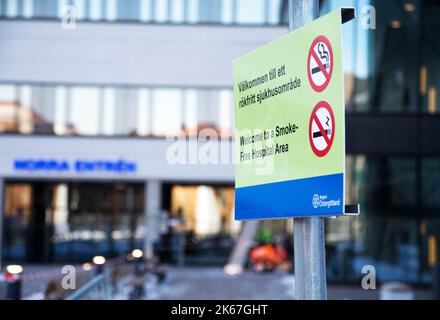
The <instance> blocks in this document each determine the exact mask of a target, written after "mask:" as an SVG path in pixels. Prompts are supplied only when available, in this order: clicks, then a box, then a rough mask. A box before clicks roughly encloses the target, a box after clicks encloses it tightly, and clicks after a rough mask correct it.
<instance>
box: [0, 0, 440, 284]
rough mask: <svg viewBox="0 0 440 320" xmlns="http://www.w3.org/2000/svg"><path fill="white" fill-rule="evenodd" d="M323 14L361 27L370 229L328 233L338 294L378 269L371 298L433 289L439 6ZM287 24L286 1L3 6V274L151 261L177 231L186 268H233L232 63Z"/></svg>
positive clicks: (356, 55) (354, 136) (353, 135)
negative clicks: (401, 284)
mask: <svg viewBox="0 0 440 320" xmlns="http://www.w3.org/2000/svg"><path fill="white" fill-rule="evenodd" d="M320 4H321V13H322V14H325V13H326V12H329V11H331V10H333V9H335V8H337V7H338V6H354V7H356V9H357V13H358V15H357V18H356V20H354V21H353V22H350V23H348V24H346V25H344V26H343V32H344V48H343V49H344V50H343V52H344V72H345V89H346V92H345V99H346V110H347V117H346V119H347V124H346V125H347V132H346V136H347V148H346V149H347V152H348V154H347V163H346V185H347V188H346V190H347V191H346V192H347V194H346V199H347V201H348V202H349V203H359V204H360V205H361V215H360V216H359V217H342V218H338V219H334V220H333V219H329V220H328V221H327V222H326V244H327V264H328V270H327V271H328V278H329V280H330V281H358V280H359V279H360V278H361V277H362V276H363V274H362V267H363V266H365V265H373V266H375V267H376V272H377V276H378V280H379V281H388V280H400V281H407V282H412V283H416V284H430V283H431V282H432V269H433V268H434V267H435V266H436V265H438V262H437V256H438V244H437V243H438V239H439V238H438V237H439V232H440V225H439V222H440V220H439V215H440V143H436V140H435V137H436V133H435V129H436V128H437V127H438V126H439V125H440V116H439V108H440V105H439V102H438V90H439V89H440V70H439V68H440V65H439V63H438V58H437V57H438V52H439V50H440V48H438V47H439V46H438V43H440V41H439V39H438V38H439V36H438V35H439V34H440V33H439V32H437V31H439V30H440V22H439V21H438V16H439V14H440V12H439V11H440V3H439V2H438V1H433V0H430V1H429V0H425V1H422V0H416V1H404V0H399V1H393V2H389V1H366V0H364V1H330V0H329V1H321V3H320ZM286 11H287V1H283V0H236V1H234V0H207V1H205V0H124V1H121V0H80V1H71V0H62V1H43V0H1V1H0V17H1V19H0V47H1V50H0V132H1V133H0V150H2V151H1V152H0V199H1V203H2V212H3V214H2V217H3V218H2V230H3V232H2V233H3V236H2V245H1V248H2V261H3V262H10V261H28V262H61V261H71V260H72V259H73V260H76V261H78V262H82V261H85V260H86V259H90V257H91V256H93V255H95V254H98V253H100V254H103V255H106V256H116V255H120V254H124V253H126V252H127V251H128V250H130V249H131V248H134V247H140V246H142V247H145V249H146V250H147V251H148V250H151V248H152V246H153V244H154V243H155V242H156V240H158V239H159V238H161V237H162V238H163V239H165V238H164V237H165V236H166V234H167V233H168V232H169V231H170V230H169V229H173V230H172V231H171V232H179V231H178V230H182V228H183V230H185V231H186V232H187V233H189V234H190V236H188V239H187V256H188V261H189V263H209V264H211V263H212V264H219V263H224V261H225V259H226V257H227V255H228V253H229V251H230V248H231V246H232V243H233V240H234V238H235V236H236V235H237V233H238V232H239V231H240V227H241V226H240V223H237V222H235V221H234V219H233V211H234V206H233V202H234V194H233V186H234V172H233V163H232V162H233V161H232V158H233V155H232V153H233V149H234V147H233V144H234V138H233V131H232V128H233V97H232V88H231V85H232V67H231V63H232V61H233V60H234V59H235V58H237V57H239V56H241V55H243V54H245V53H247V52H249V51H252V50H253V49H255V48H258V47H260V46H262V45H263V44H265V43H267V42H270V41H272V40H274V39H276V38H278V37H280V36H282V35H284V34H285V33H286V32H287V16H286ZM182 137H183V138H182ZM194 154H196V155H197V157H195V158H194V157H193V156H192V155H194ZM279 224H280V225H281V228H279V229H280V230H278V231H281V232H285V233H287V234H289V232H291V229H292V228H291V223H290V222H286V221H280V222H279ZM179 225H180V226H181V227H180V228H181V229H179V227H178V226H179ZM271 227H273V225H272V226H271ZM176 230H177V231H176ZM172 241H173V240H171V239H169V242H167V241H166V240H164V241H163V242H162V243H163V245H162V247H161V248H160V250H162V251H164V252H167V250H168V251H170V252H171V251H172V249H171V248H172V247H173V242H172Z"/></svg>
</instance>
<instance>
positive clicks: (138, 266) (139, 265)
mask: <svg viewBox="0 0 440 320" xmlns="http://www.w3.org/2000/svg"><path fill="white" fill-rule="evenodd" d="M131 255H132V256H133V258H134V259H135V260H134V274H135V276H136V277H138V276H142V275H143V273H144V265H143V264H144V260H143V256H144V253H143V251H142V250H140V249H134V250H133V251H132V252H131Z"/></svg>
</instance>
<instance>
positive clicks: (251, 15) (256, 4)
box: [236, 0, 266, 24]
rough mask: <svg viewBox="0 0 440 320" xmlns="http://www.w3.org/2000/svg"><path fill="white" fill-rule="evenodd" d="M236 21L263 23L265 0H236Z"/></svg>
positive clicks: (241, 22)
mask: <svg viewBox="0 0 440 320" xmlns="http://www.w3.org/2000/svg"><path fill="white" fill-rule="evenodd" d="M236 6H237V16H236V17H237V21H236V22H237V23H240V24H264V23H265V22H266V20H265V16H266V14H265V9H266V8H265V1H264V0H237V5H236Z"/></svg>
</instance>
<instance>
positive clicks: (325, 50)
mask: <svg viewBox="0 0 440 320" xmlns="http://www.w3.org/2000/svg"><path fill="white" fill-rule="evenodd" d="M332 73H333V49H332V46H331V44H330V41H329V40H328V39H327V38H326V37H324V36H319V37H317V38H316V39H315V40H314V41H313V43H312V45H311V47H310V50H309V55H308V57H307V75H308V77H309V81H310V85H311V86H312V88H313V90H315V91H316V92H322V91H324V89H325V88H327V86H328V84H329V83H330V80H331V77H332Z"/></svg>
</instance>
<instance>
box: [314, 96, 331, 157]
mask: <svg viewBox="0 0 440 320" xmlns="http://www.w3.org/2000/svg"><path fill="white" fill-rule="evenodd" d="M334 138H335V116H334V114H333V110H332V108H331V107H330V105H329V104H328V103H327V102H325V101H321V102H318V104H317V105H316V106H315V108H313V111H312V114H311V116H310V122H309V140H310V146H311V147H312V150H313V152H314V153H315V154H316V155H317V156H318V157H324V156H325V155H326V154H327V153H328V152H329V151H330V148H331V147H332V144H333V140H334Z"/></svg>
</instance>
